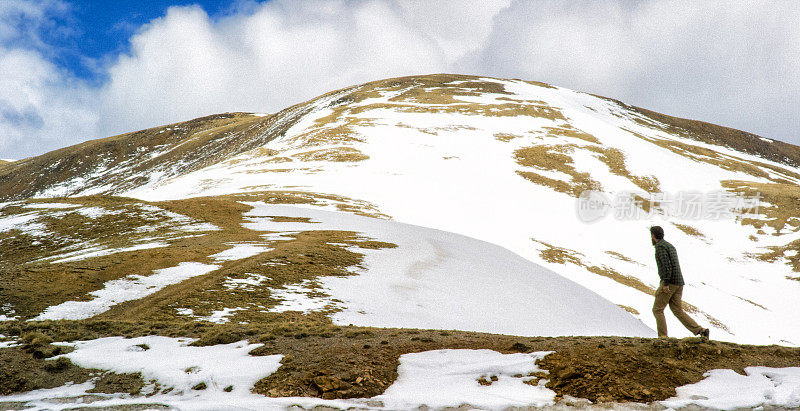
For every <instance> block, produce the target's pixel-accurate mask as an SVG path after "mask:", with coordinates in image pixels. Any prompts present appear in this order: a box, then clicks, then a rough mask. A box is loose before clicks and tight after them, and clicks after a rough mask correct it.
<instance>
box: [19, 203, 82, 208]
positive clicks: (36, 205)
mask: <svg viewBox="0 0 800 411" xmlns="http://www.w3.org/2000/svg"><path fill="white" fill-rule="evenodd" d="M75 207H80V205H77V204H67V203H31V204H25V205H24V206H22V208H75Z"/></svg>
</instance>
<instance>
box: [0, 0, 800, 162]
mask: <svg viewBox="0 0 800 411" xmlns="http://www.w3.org/2000/svg"><path fill="white" fill-rule="evenodd" d="M6 1H8V3H6V2H4V3H3V5H6V4H18V5H21V4H25V5H26V7H27V6H29V5H30V4H34V5H36V6H37V7H38V9H37V8H36V7H34V8H33V9H31V11H27V12H26V13H28V14H27V15H28V16H31V17H30V20H35V18H34V16H35V15H36V13H37V10H44V12H43V14H41V16H43V17H42V18H43V19H45V20H46V18H47V17H46V16H47V11H48V10H50V12H53V11H52V10H60V12H63V4H62V3H58V2H55V1H45V0H42V1H39V2H33V3H31V2H18V1H17V0H6ZM239 4H240V6H241V7H238V8H233V9H231V10H232V12H231V13H229V14H226V15H223V16H218V17H215V18H210V17H209V16H208V15H207V14H206V13H205V12H204V11H203V10H202V9H200V8H199V7H173V8H170V9H169V10H168V12H167V14H166V15H165V16H163V17H162V18H159V19H156V20H154V21H152V22H150V23H149V24H147V25H145V26H143V27H141V28H140V29H139V30H138V31H137V32H136V34H135V35H134V36H133V37H132V38H131V47H130V52H129V53H128V54H125V55H121V56H118V57H117V58H116V59H111V63H110V64H109V65H108V67H107V69H106V73H107V79H108V80H107V81H106V82H105V83H104V84H102V85H101V86H99V87H95V88H89V87H87V86H86V85H85V84H83V83H81V82H79V81H77V80H75V79H74V78H72V77H71V76H70V75H69V74H68V73H63V72H60V71H59V70H58V68H57V67H56V66H54V65H53V64H51V63H50V62H48V58H47V53H45V52H42V51H41V50H37V49H35V46H31V47H29V48H28V49H20V48H19V47H18V48H16V49H15V48H12V47H10V46H7V45H4V42H5V40H4V39H6V38H8V37H9V36H11V37H13V36H17V37H19V36H21V35H26V36H28V37H29V38H34V37H35V36H34V35H32V34H30V33H31V32H34V33H35V30H33V31H31V30H29V29H30V27H29V26H24V25H23V26H21V25H19V24H3V20H4V19H5V20H8V14H9V13H4V12H3V8H2V6H0V66H1V67H2V69H3V70H4V71H3V72H4V73H6V71H5V70H10V71H9V73H10V74H11V75H6V76H4V77H5V78H4V79H2V80H0V81H1V82H3V83H2V84H0V86H3V87H2V88H3V90H0V125H2V129H1V130H3V131H0V157H17V158H18V157H21V156H24V155H28V154H40V153H41V152H43V151H46V150H50V149H53V148H57V147H59V146H63V145H66V144H68V143H69V144H71V143H75V142H77V141H80V140H82V139H85V138H87V137H90V136H95V137H99V136H105V135H111V134H115V133H120V132H126V131H133V130H136V129H141V128H145V127H150V126H154V125H158V124H165V123H171V122H176V121H182V120H188V119H191V118H194V117H197V116H200V115H205V114H211V113H218V112H225V111H259V112H263V111H268V112H274V111H276V110H279V109H281V108H284V107H286V106H288V105H290V104H293V103H296V102H299V101H302V100H305V99H308V98H312V97H314V96H316V95H319V94H321V93H324V92H327V91H330V90H333V89H337V88H341V87H344V86H347V85H351V84H357V83H361V82H365V81H369V80H375V79H380V78H386V77H393V76H400V75H409V74H422V73H432V72H461V73H468V74H485V75H492V76H497V77H522V78H527V79H531V80H542V81H547V82H551V83H554V84H558V85H562V86H566V87H570V88H574V89H579V90H586V91H590V92H593V93H597V94H603V95H607V96H609V97H615V98H619V99H621V100H623V101H626V102H629V103H632V104H636V105H640V106H643V107H646V108H651V109H655V110H657V111H662V112H665V113H667V114H675V115H681V116H685V117H692V118H699V119H702V120H706V121H711V122H715V123H718V124H723V125H729V126H734V127H737V128H741V129H745V130H748V131H753V132H757V133H760V134H763V135H766V136H770V137H776V138H783V139H787V140H792V139H794V140H795V142H800V135H798V133H797V131H798V129H799V128H798V120H796V119H797V118H798V114H800V113H798V111H800V110H799V109H798V107H800V25H797V24H796V22H797V21H800V4H798V3H795V2H791V1H782V2H781V1H778V2H775V1H766V0H754V1H748V2H736V1H705V0H694V1H682V0H681V1H679V0H651V1H645V2H638V1H637V2H633V1H629V0H618V1H607V2H597V1H588V0H577V1H563V0H561V1H556V0H538V1H512V0H493V1H486V0H484V1H480V0H469V1H463V2H458V3H455V2H429V1H422V0H330V1H322V0H273V1H270V2H267V3H264V4H255V3H252V2H240V3H239ZM20 7H21V6H20ZM20 7H17V10H19V9H20ZM17 14H19V12H17ZM25 27H27V28H26V29H25V30H23V28H25ZM9 33H10V34H9ZM20 33H22V34H20ZM26 33H27V34H26ZM30 44H33V42H31V43H30ZM15 76H16V77H15ZM9 90H10V91H9ZM8 107H11V109H9V108H8ZM9 113H10V114H9Z"/></svg>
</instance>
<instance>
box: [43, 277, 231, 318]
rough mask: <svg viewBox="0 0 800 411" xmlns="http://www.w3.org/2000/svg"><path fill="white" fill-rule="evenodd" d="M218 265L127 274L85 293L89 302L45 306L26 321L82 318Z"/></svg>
mask: <svg viewBox="0 0 800 411" xmlns="http://www.w3.org/2000/svg"><path fill="white" fill-rule="evenodd" d="M218 268H219V266H218V265H209V264H201V263H180V264H179V265H178V266H176V267H171V268H164V269H161V270H155V271H154V272H153V274H151V275H149V276H142V275H131V276H128V277H125V278H121V279H118V280H112V281H109V282H107V283H105V284H104V287H103V289H101V290H97V291H92V292H90V293H89V295H90V296H92V297H93V298H92V299H91V300H89V301H67V302H63V303H61V304H58V305H54V306H50V307H47V308H46V309H45V310H44V311H43V312H42V313H41V314H39V315H38V316H36V317H34V318H32V319H31V320H29V321H43V320H82V319H86V318H90V317H94V316H95V315H97V314H100V313H102V312H105V311H108V310H109V309H110V308H111V307H112V306H114V305H117V304H119V303H122V302H125V301H132V300H138V299H140V298H143V297H146V296H148V295H150V294H153V293H156V292H158V291H160V290H161V289H162V288H164V287H166V286H168V285H171V284H177V283H179V282H181V281H184V280H186V279H189V278H192V277H196V276H198V275H203V274H207V273H209V272H211V271H214V270H216V269H218Z"/></svg>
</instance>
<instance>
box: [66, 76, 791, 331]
mask: <svg viewBox="0 0 800 411" xmlns="http://www.w3.org/2000/svg"><path fill="white" fill-rule="evenodd" d="M475 81H484V82H489V83H495V84H498V85H500V86H502V87H503V88H504V89H505V91H506V92H507V93H509V94H493V93H489V92H483V93H481V94H480V95H479V96H456V97H454V99H455V100H456V101H460V102H470V103H474V104H476V105H477V107H481V106H485V107H489V110H498V109H497V107H501V106H502V104H505V103H508V102H509V101H515V102H518V103H526V104H528V103H530V104H538V105H540V106H544V107H549V108H551V109H552V110H555V111H556V112H557V113H560V116H551V117H552V118H548V117H547V116H529V115H513V116H502V117H501V116H491V115H479V114H474V113H469V112H459V111H454V112H448V111H443V110H441V109H442V107H444V108H447V105H446V104H423V103H411V102H407V103H404V106H403V107H402V108H397V103H396V102H393V101H392V100H390V99H391V98H392V97H394V96H397V95H398V94H399V93H400V91H391V92H390V91H381V90H377V92H378V93H380V95H381V97H372V98H368V99H366V100H364V101H360V102H354V103H348V107H349V109H350V111H345V112H344V114H342V115H341V116H340V117H339V118H336V119H334V120H329V119H328V116H329V115H331V114H332V113H333V112H334V110H333V109H332V108H331V107H334V106H335V104H337V103H336V101H337V99H338V98H340V97H341V96H344V95H346V94H347V93H350V92H352V91H354V90H358V87H354V88H351V89H347V90H345V91H343V92H341V93H334V94H332V95H330V96H326V97H324V98H320V99H317V100H314V101H312V102H311V103H309V104H308V105H307V106H306V107H307V108H310V111H309V112H308V114H306V115H305V116H304V117H303V118H302V119H301V120H300V121H299V122H297V123H296V124H294V126H292V127H291V128H290V129H289V130H288V131H286V133H285V134H283V135H282V136H281V137H278V138H276V139H275V140H272V141H270V142H268V143H267V144H265V145H264V146H263V147H261V148H259V149H255V150H252V151H251V152H246V153H243V154H241V155H238V156H235V157H233V158H231V159H229V160H227V161H221V162H220V163H217V164H215V165H211V166H209V167H206V168H204V169H201V170H198V171H196V172H192V173H188V174H185V175H179V176H175V177H172V178H164V179H161V180H160V181H156V180H155V179H151V180H150V181H151V183H149V184H148V185H147V186H146V187H142V188H140V189H134V190H132V191H130V192H126V193H123V194H124V195H127V196H132V197H138V198H141V199H146V200H160V199H177V198H185V197H191V196H212V195H220V194H227V193H237V192H248V191H254V190H256V191H257V190H303V191H309V192H318V193H329V194H336V195H341V196H346V197H349V198H353V199H357V200H363V201H367V202H369V203H371V204H373V205H375V206H376V207H377V209H378V211H379V212H381V213H383V214H386V215H389V216H390V217H391V218H392V219H394V220H396V221H400V222H405V223H410V224H415V225H419V226H424V227H430V228H436V229H440V230H445V231H449V232H453V233H458V234H463V235H467V236H470V237H474V238H477V239H480V240H483V241H487V242H490V243H493V244H497V245H500V246H503V247H505V248H508V249H509V250H511V251H513V252H515V253H517V254H519V255H521V256H522V257H524V258H525V259H528V260H530V261H533V262H536V263H538V264H541V265H544V266H546V267H548V268H550V269H551V270H553V271H555V272H556V273H558V274H559V275H561V276H563V277H564V278H567V279H570V280H573V281H575V282H577V283H579V284H581V285H583V286H584V287H587V288H589V289H590V290H593V291H596V292H598V293H599V294H600V295H602V296H603V297H604V298H606V299H608V300H609V301H611V302H613V303H615V304H620V305H624V306H627V307H630V308H631V312H633V313H634V314H633V315H635V316H637V317H638V318H640V319H641V320H642V321H644V322H645V323H646V324H648V325H649V326H651V327H654V326H655V320H654V319H653V316H652V314H651V312H650V310H651V307H652V302H653V297H652V296H651V295H650V293H649V292H645V291H646V290H644V291H643V290H642V288H641V287H640V288H639V289H636V288H633V287H631V286H629V285H628V284H624V283H622V282H620V281H615V280H614V279H612V278H609V277H608V276H601V275H598V274H597V272H598V271H602V270H606V269H608V270H613V271H614V272H616V273H619V274H620V275H621V276H623V277H629V278H633V279H636V280H638V281H640V282H641V283H642V284H643V285H644V287H650V288H655V287H656V286H657V284H658V277H657V275H656V272H655V265H654V259H653V248H652V246H651V245H650V240H649V233H648V231H647V228H648V227H649V226H650V225H653V224H661V225H663V226H664V227H665V229H666V232H667V239H668V240H669V241H670V242H672V243H673V244H674V245H675V246H676V247H677V249H678V252H679V255H680V259H681V265H682V268H683V272H684V277H685V280H686V281H687V286H686V288H685V291H684V300H685V301H687V302H688V303H690V304H692V305H693V306H695V307H697V311H696V312H693V313H692V315H693V316H694V317H695V318H696V319H697V320H698V322H699V323H700V324H701V325H703V326H707V327H710V328H711V329H712V336H713V338H715V339H720V340H727V341H734V342H740V343H755V344H772V343H777V344H783V345H797V344H800V326H786V324H797V322H796V321H795V319H796V316H797V305H796V301H797V300H798V298H800V281H796V280H791V279H790V278H789V277H790V276H794V277H796V276H797V275H796V273H793V272H792V270H791V267H790V266H789V265H787V263H788V260H787V259H786V257H784V258H781V257H778V258H777V259H776V260H774V261H772V262H767V261H761V260H758V259H755V258H752V257H751V256H750V255H751V254H752V253H760V252H766V251H768V250H769V248H768V247H770V246H777V245H786V244H788V243H790V242H792V241H794V240H797V239H800V232H797V231H796V230H795V229H791V230H784V231H782V232H781V233H777V232H775V230H772V229H771V228H770V227H765V228H764V229H763V230H758V229H756V228H755V227H753V226H749V225H743V224H741V222H740V219H738V218H736V217H734V216H730V217H726V218H722V219H719V220H712V219H698V218H694V217H693V216H672V217H663V216H659V217H652V218H649V219H643V218H628V219H618V218H614V216H607V217H606V218H604V219H601V220H599V221H596V222H594V223H591V224H589V223H585V222H584V221H582V220H581V219H579V218H578V217H577V215H576V211H575V210H576V204H577V202H576V198H575V197H572V196H570V195H568V194H565V193H562V192H558V191H556V190H554V189H553V188H551V187H548V186H545V185H541V184H536V183H534V182H531V181H528V180H526V179H524V178H523V177H521V176H520V175H519V174H518V172H532V173H534V174H538V175H541V176H546V177H548V178H551V179H553V180H558V181H564V182H569V179H570V176H568V175H566V174H564V173H561V172H556V171H553V170H547V169H540V168H537V167H525V166H522V165H520V164H518V163H517V161H516V159H515V151H516V150H518V149H521V148H526V147H537V146H554V147H562V148H563V150H565V151H563V152H564V153H565V154H564V155H567V156H568V157H570V158H571V161H572V163H571V164H570V166H571V167H574V169H575V171H576V172H583V173H588V175H590V176H591V177H592V178H593V179H594V180H596V181H597V182H599V183H600V184H601V186H602V190H603V192H604V193H605V195H607V196H610V197H612V198H613V196H615V195H617V194H621V193H627V192H631V191H633V192H641V191H642V190H641V189H640V188H639V187H637V185H635V184H634V183H633V182H632V179H630V178H625V177H623V176H621V175H618V174H614V173H612V172H611V171H610V168H609V166H608V165H606V164H604V163H603V161H601V158H600V154H598V152H597V151H596V150H597V149H600V148H607V149H616V150H618V151H619V152H620V153H622V154H623V155H624V167H625V168H626V169H627V170H628V171H629V172H630V174H631V175H634V176H641V177H650V178H653V179H657V182H658V189H659V190H660V192H663V193H667V194H668V195H679V193H681V192H687V191H696V192H700V193H706V194H708V193H712V194H713V193H714V192H716V191H717V190H722V189H723V187H722V184H721V182H722V181H725V180H747V181H752V182H769V180H768V179H767V177H763V176H761V177H759V176H754V175H751V174H746V173H744V172H742V171H738V170H737V169H735V168H730V167H728V168H726V167H724V166H720V165H717V164H711V163H709V162H708V161H701V160H708V159H709V158H711V157H707V156H706V157H704V156H703V155H700V154H692V153H690V152H688V151H685V150H684V151H680V150H679V149H675V148H674V147H672V149H671V148H670V146H669V144H691V145H693V146H697V147H700V148H701V149H706V150H711V151H712V152H714V153H717V154H716V155H718V157H719V158H720V159H723V160H729V159H732V160H736V161H742V162H747V163H750V164H753V167H755V168H756V169H759V170H761V172H763V175H764V176H769V177H776V178H777V177H780V178H781V179H783V180H784V181H793V182H798V179H797V177H796V174H792V173H797V172H798V171H800V170H798V169H797V168H794V167H789V166H786V165H784V164H780V163H776V162H772V161H768V160H765V159H763V158H760V157H757V156H754V155H750V154H745V153H742V152H738V151H735V150H732V149H729V148H726V147H722V146H717V145H711V144H707V143H703V142H699V141H695V140H691V139H688V138H684V137H680V136H677V135H673V134H669V133H667V132H666V131H664V130H662V129H660V128H658V127H656V126H648V125H647V124H643V123H642V122H640V121H637V118H638V117H637V116H639V115H638V114H635V113H633V112H631V111H629V110H627V109H626V108H624V107H623V106H621V105H619V104H617V103H615V102H613V101H609V100H605V99H602V98H598V97H595V96H592V95H589V94H585V93H579V92H574V91H571V90H567V89H564V88H557V87H545V86H541V85H536V84H530V83H526V82H522V81H515V80H498V79H477V80H475ZM448 87H453V88H457V87H458V84H456V83H453V85H451V86H448ZM509 99H511V100H509ZM393 104H394V105H395V106H393ZM409 107H411V108H412V109H413V108H415V107H417V108H420V110H417V111H415V110H411V109H409ZM316 120H324V122H323V123H318V122H316ZM343 124H344V125H347V127H349V129H350V130H352V133H351V134H350V138H345V139H335V138H331V139H330V140H329V141H323V142H319V141H315V140H313V139H314V136H316V135H318V134H319V133H320V132H323V131H325V130H332V129H334V128H336V127H339V126H342V125H343ZM554 128H555V129H560V130H565V129H566V130H577V131H580V132H582V133H586V134H588V135H590V136H593V138H594V139H596V140H597V142H596V143H594V142H590V141H583V140H580V139H576V138H574V137H568V136H564V135H561V134H559V133H554V132H551V130H553V129H554ZM498 136H500V137H502V136H510V137H508V138H500V137H498ZM656 142H666V143H663V144H661V143H660V144H656ZM337 149H348V150H357V152H360V153H361V154H363V155H364V156H367V157H368V158H364V159H361V160H360V161H327V160H324V159H316V158H317V157H314V156H311V157H308V155H309V153H315V152H319V151H320V150H322V151H324V150H337ZM265 150H266V151H270V152H272V153H275V152H277V153H278V154H275V155H273V156H272V157H270V156H268V155H265V154H264V153H265ZM593 150H595V151H593ZM676 151H678V152H679V153H680V154H679V153H676ZM304 155H306V156H307V157H308V158H304V157H303V156H304ZM298 156H299V157H300V158H304V159H303V160H299V159H298ZM279 160H280V161H279ZM720 161H721V160H720ZM755 162H757V163H755ZM781 170H784V171H781ZM77 194H80V193H77ZM751 217H755V218H761V219H764V217H763V216H759V215H753V216H751ZM673 223H675V224H683V225H687V226H690V227H692V228H694V229H696V230H697V231H699V232H700V233H701V235H699V236H696V235H690V234H685V233H684V232H682V231H680V230H679V229H678V228H677V227H676V226H674V225H673ZM547 244H549V245H551V246H553V247H562V248H563V251H564V252H566V253H569V254H570V255H572V256H573V257H574V258H571V259H568V260H566V261H563V263H562V262H553V261H548V260H547V259H545V258H544V257H543V256H542V251H544V250H547V249H549V247H548V246H547ZM431 247H434V246H431ZM614 253H618V254H614ZM591 267H594V271H590V270H589V268H591ZM637 313H638V314H637ZM667 318H668V325H669V329H670V335H671V336H674V337H679V338H680V337H686V336H689V335H690V334H689V332H688V331H687V330H685V329H684V328H683V327H682V326H681V325H680V324H679V323H678V322H677V320H675V319H674V318H673V317H672V316H671V315H668V316H667Z"/></svg>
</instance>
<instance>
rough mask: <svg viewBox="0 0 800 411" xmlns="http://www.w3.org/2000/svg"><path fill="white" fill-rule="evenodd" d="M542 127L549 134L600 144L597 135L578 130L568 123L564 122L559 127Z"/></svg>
mask: <svg viewBox="0 0 800 411" xmlns="http://www.w3.org/2000/svg"><path fill="white" fill-rule="evenodd" d="M544 129H545V130H547V134H550V135H555V136H561V137H570V138H576V139H578V140H582V141H585V142H587V143H592V144H600V140H598V139H597V137H595V136H593V135H591V134H588V133H585V132H583V131H581V130H578V129H576V128H574V127H572V126H571V125H569V124H565V125H563V126H561V127H545V128H544Z"/></svg>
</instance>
